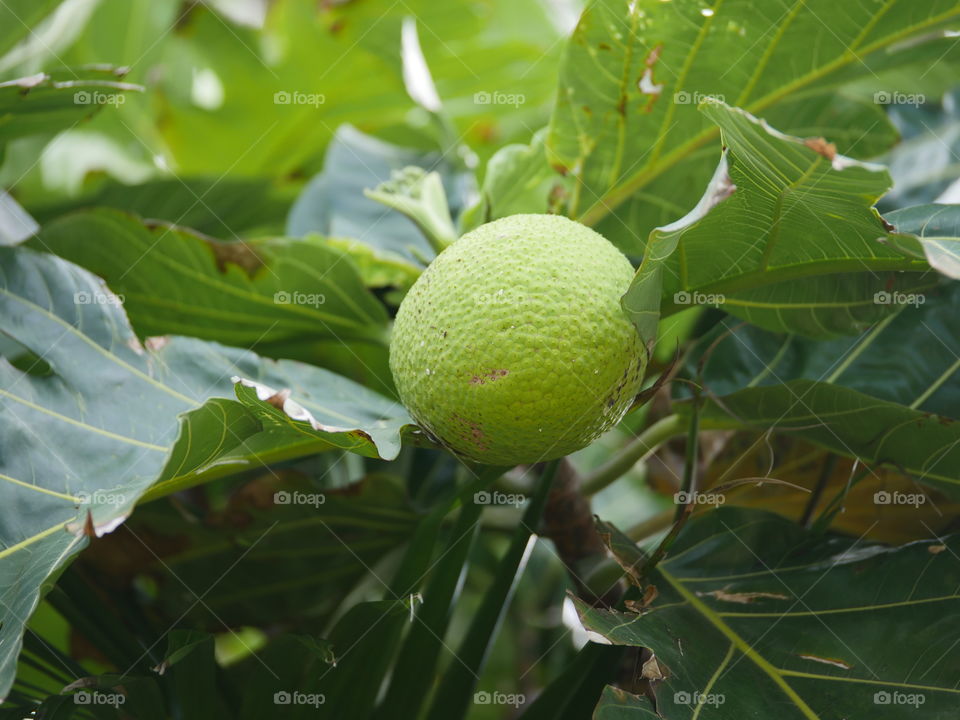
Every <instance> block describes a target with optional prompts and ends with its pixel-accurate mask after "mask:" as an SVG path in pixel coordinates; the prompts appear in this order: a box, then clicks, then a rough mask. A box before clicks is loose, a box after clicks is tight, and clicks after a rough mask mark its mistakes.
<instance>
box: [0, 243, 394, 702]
mask: <svg viewBox="0 0 960 720" xmlns="http://www.w3.org/2000/svg"><path fill="white" fill-rule="evenodd" d="M0 318H2V324H0V330H2V331H3V332H4V333H5V334H6V335H7V336H9V337H10V338H11V339H12V340H13V341H14V342H15V343H18V344H19V345H20V346H22V347H23V348H25V349H26V350H27V351H29V352H30V353H32V354H33V356H34V357H36V358H42V359H43V361H44V363H45V364H46V366H47V367H48V368H49V372H45V373H37V372H36V369H35V368H32V367H29V366H28V367H26V368H25V369H23V370H21V369H19V368H17V367H14V366H13V365H11V364H10V362H8V360H7V359H4V358H0V397H2V398H3V399H4V402H3V404H0V446H3V447H17V449H18V450H17V452H16V453H13V454H5V455H4V456H3V457H2V458H0V481H2V482H0V509H2V510H0V515H2V517H0V519H2V522H0V548H2V549H0V584H2V585H3V586H4V587H9V588H12V590H11V592H9V593H8V595H7V597H6V598H5V603H6V607H7V610H6V612H5V615H4V617H5V620H4V623H3V625H2V627H0V648H2V651H0V692H2V693H3V694H5V693H6V691H7V689H8V688H9V687H10V683H11V682H12V675H13V672H14V669H15V664H16V656H17V653H18V652H19V649H20V642H21V635H22V632H23V626H24V623H26V621H27V618H28V617H29V616H30V614H31V613H32V612H33V610H34V609H35V608H36V605H37V603H38V601H39V596H40V588H41V586H42V585H43V583H44V582H45V580H46V578H47V577H48V576H49V575H51V574H52V573H53V572H55V571H56V570H57V569H58V568H60V567H62V566H63V564H64V563H65V562H66V561H67V560H68V559H69V558H70V557H71V556H72V555H74V554H75V553H76V552H77V551H79V550H80V549H81V548H82V547H83V546H84V545H85V544H86V540H87V537H88V535H89V534H94V533H95V534H98V535H99V534H103V533H106V532H109V531H111V530H112V529H113V528H115V527H117V525H119V524H120V523H121V522H123V520H124V519H125V518H126V517H127V515H129V513H130V511H131V510H132V508H133V505H134V503H135V502H136V501H137V499H138V498H139V496H140V495H141V494H143V493H144V492H145V491H146V489H147V488H148V487H149V486H150V484H151V483H153V482H154V481H155V480H156V479H157V478H158V477H159V476H161V475H162V474H164V473H168V472H171V470H170V468H171V467H173V466H172V465H169V463H171V462H174V463H176V467H177V470H176V472H177V473H179V474H182V473H184V472H186V471H187V470H188V468H187V467H186V465H187V464H188V463H185V462H184V459H191V460H193V459H194V458H196V457H198V456H200V457H204V458H206V459H208V460H209V458H210V457H211V456H215V455H216V454H217V453H218V452H219V450H220V449H227V448H229V447H231V444H232V443H231V441H230V440H229V439H227V438H225V437H224V435H225V433H227V432H228V429H229V428H231V427H233V426H234V423H236V422H239V423H241V425H242V426H243V427H244V429H245V432H249V431H250V430H251V429H253V428H255V427H256V426H255V425H254V424H253V421H251V420H250V418H247V417H245V416H244V415H243V414H242V413H238V412H235V413H233V414H232V416H231V420H230V422H229V424H228V422H227V421H226V420H224V421H223V422H221V423H220V424H219V426H218V425H216V424H213V423H212V420H214V419H215V418H216V412H217V411H218V410H220V409H224V406H203V402H204V401H205V400H206V399H207V398H209V397H210V396H212V395H224V396H226V395H231V394H232V392H233V382H232V380H231V376H233V375H235V374H236V375H240V376H243V377H245V378H248V379H250V381H252V382H258V383H259V382H262V383H265V384H269V385H270V386H275V387H287V388H291V390H292V391H293V392H294V393H295V394H296V396H297V397H299V398H302V402H304V403H305V404H307V405H308V406H309V407H311V409H312V410H313V412H315V413H316V414H317V416H318V417H321V418H326V417H327V415H330V414H333V415H336V416H338V417H339V422H340V424H339V425H338V426H337V427H336V428H329V427H328V428H326V430H325V433H324V434H318V435H317V436H316V437H315V438H312V439H313V440H316V439H317V438H321V439H323V438H328V439H330V440H332V442H326V443H323V444H321V443H317V442H313V443H310V444H309V445H308V451H309V452H317V451H319V450H321V449H326V448H329V447H334V446H336V445H337V442H338V441H337V439H336V438H345V439H346V442H347V443H349V445H350V447H352V448H355V449H358V450H361V451H366V452H367V453H370V452H373V451H372V450H370V449H369V448H368V447H367V445H368V444H369V443H372V442H373V441H372V440H371V439H370V438H371V436H376V437H377V438H378V439H380V440H382V441H383V442H385V443H386V444H387V445H388V446H390V447H391V448H392V449H391V450H389V451H385V452H387V454H388V455H389V453H391V452H394V451H396V450H397V449H398V447H399V445H398V437H397V436H396V432H397V430H396V428H397V427H398V426H397V424H396V423H393V422H392V420H390V419H382V418H381V413H382V408H384V407H386V406H390V407H395V404H393V403H391V402H390V401H388V400H385V399H382V398H381V402H382V403H384V404H381V405H379V406H378V407H377V408H376V409H373V410H372V411H367V415H368V416H369V417H371V418H376V420H374V421H373V425H372V426H371V427H370V428H369V432H368V433H367V434H365V435H364V434H362V433H360V432H359V431H358V430H357V429H356V428H350V427H347V425H348V424H349V415H347V414H346V413H340V412H338V408H341V409H343V406H342V405H341V404H340V400H339V399H340V398H349V399H350V402H351V405H350V408H349V410H350V411H351V412H354V411H357V412H359V411H362V410H364V408H363V402H364V401H365V400H369V399H373V395H374V394H373V393H372V391H367V390H365V389H363V388H360V387H359V386H356V385H354V384H352V383H350V382H349V381H347V380H345V379H343V378H337V376H333V375H332V374H329V373H325V372H324V371H322V370H319V369H318V368H311V367H309V366H305V365H301V364H299V363H294V362H290V361H285V362H283V363H277V364H273V363H271V362H269V361H263V360H261V359H260V358H258V357H257V356H256V355H254V354H253V353H250V352H246V351H240V350H236V349H231V348H226V347H221V346H217V345H214V344H212V343H203V342H200V341H197V340H191V339H187V338H174V339H172V340H169V341H166V342H160V343H157V344H154V345H152V346H150V347H147V348H143V347H141V345H140V343H139V342H138V341H137V339H136V337H135V336H134V334H133V332H132V331H131V329H130V327H129V325H128V323H127V319H126V316H125V315H124V313H123V310H122V308H121V307H120V305H119V303H117V301H116V296H114V295H112V294H111V293H109V291H108V290H107V289H106V287H105V286H104V285H103V283H102V282H101V281H100V280H98V279H97V278H95V277H94V276H92V275H90V274H89V273H87V272H86V271H84V270H82V269H80V268H78V267H77V266H75V265H72V264H70V263H68V262H66V261H65V260H62V259H60V258H56V257H53V256H51V255H47V254H45V253H37V252H35V251H33V250H30V249H27V248H23V247H17V248H0ZM280 368H282V370H280ZM285 373H289V375H287V374H285ZM298 377H299V379H298ZM301 383H302V384H301ZM324 383H328V385H326V386H324ZM335 396H336V397H335ZM321 403H323V404H322V405H321ZM227 407H228V408H232V406H227ZM396 407H397V408H398V412H401V413H402V417H403V418H406V414H405V412H403V411H402V408H399V407H398V406H396ZM192 411H198V414H197V415H193V414H192ZM184 414H187V415H186V417H185V418H184V420H183V427H182V429H181V434H180V435H179V436H178V435H177V432H178V428H177V426H178V422H177V419H178V417H179V416H181V415H184ZM200 419H202V420H203V424H202V425H201V424H200V423H199V420H200ZM194 421H197V422H198V425H197V427H196V431H197V442H198V445H197V449H194V447H193V443H194V435H193V433H194V427H193V422H194ZM260 422H262V421H260ZM201 438H202V440H201ZM242 440H243V438H237V441H238V442H237V445H239V446H241V447H242ZM175 442H176V443H187V444H189V446H188V448H186V449H184V448H182V447H181V448H180V449H175V448H174V445H175ZM272 449H274V448H273V447H271V445H270V444H263V445H261V447H260V448H258V451H266V450H272ZM235 457H236V456H235Z"/></svg>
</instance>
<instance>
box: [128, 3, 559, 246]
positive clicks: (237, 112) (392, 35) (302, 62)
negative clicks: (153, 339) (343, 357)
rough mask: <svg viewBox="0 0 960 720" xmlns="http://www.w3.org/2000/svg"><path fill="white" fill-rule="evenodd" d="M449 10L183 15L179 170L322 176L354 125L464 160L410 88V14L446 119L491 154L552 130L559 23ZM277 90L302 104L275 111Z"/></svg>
mask: <svg viewBox="0 0 960 720" xmlns="http://www.w3.org/2000/svg"><path fill="white" fill-rule="evenodd" d="M436 8H437V6H436V3H435V2H432V0H410V1H409V2H405V3H404V4H403V5H396V6H392V7H391V6H382V7H377V6H368V5H366V4H364V3H327V4H324V5H322V6H318V5H317V3H316V2H314V1H313V0H276V1H275V2H271V3H270V4H269V9H268V11H267V16H266V21H265V24H264V29H263V31H262V32H257V31H256V30H254V29H252V28H246V27H238V26H235V25H228V24H226V23H224V22H223V21H222V19H221V18H220V17H218V16H217V15H216V14H215V13H214V12H212V11H210V10H209V9H208V8H207V7H205V6H204V5H203V4H197V5H194V6H192V7H191V8H190V9H189V12H188V13H184V12H183V11H179V12H177V13H176V15H175V17H177V18H179V19H178V22H177V25H178V30H177V31H175V32H172V33H169V35H166V36H164V41H163V43H162V46H163V52H162V53H161V54H160V59H159V61H158V62H157V63H155V64H154V67H156V68H157V69H160V68H162V70H163V72H162V73H159V74H158V78H159V91H160V92H159V93H158V101H159V104H158V107H157V108H156V110H155V113H154V118H155V120H154V122H155V124H156V126H157V127H158V129H159V131H160V132H161V133H162V135H163V140H164V143H165V145H166V147H167V148H169V150H170V152H171V153H172V155H173V158H174V160H175V162H174V163H171V165H174V164H175V165H176V166H177V167H179V168H180V169H181V171H182V172H183V173H184V174H191V175H193V174H213V175H220V174H223V173H225V172H230V173H232V174H237V175H243V176H248V177H249V176H253V175H261V176H270V177H285V176H289V175H290V174H293V173H304V172H305V173H308V174H312V173H313V172H315V170H316V167H317V166H316V162H317V158H319V157H320V154H321V153H322V151H323V149H324V148H325V147H326V146H327V144H328V143H329V142H330V141H331V138H332V137H333V134H334V132H335V131H336V130H337V128H338V127H339V126H341V125H343V124H344V123H352V124H354V125H356V126H357V127H360V128H362V129H363V130H364V131H365V132H368V133H372V134H376V135H378V136H380V137H384V138H386V139H389V140H390V141H391V142H394V143H397V144H401V145H409V146H415V147H419V148H435V149H443V150H444V151H446V150H448V149H449V150H450V151H453V150H454V148H452V147H450V145H449V143H447V142H443V139H442V138H440V137H438V136H437V133H436V129H435V128H434V127H433V126H432V125H431V121H430V118H429V116H427V113H426V111H424V110H423V109H422V108H420V107H419V106H418V105H417V104H416V103H415V102H414V101H413V100H412V99H411V97H410V96H409V94H408V92H407V89H406V86H405V83H404V80H403V77H402V73H401V68H402V64H401V62H400V58H401V26H402V23H403V20H404V18H406V17H413V18H415V19H416V21H417V26H418V27H419V35H420V45H421V46H422V50H423V53H424V56H425V58H426V61H427V65H428V67H429V69H430V72H431V74H432V76H433V79H434V81H435V84H436V87H437V90H438V93H439V96H440V98H441V100H442V101H443V104H444V111H445V113H446V114H447V115H449V116H450V117H451V118H452V120H453V122H454V124H455V126H456V130H457V136H458V137H459V136H463V138H464V141H465V142H467V143H469V145H470V146H471V147H472V148H473V149H474V150H477V151H480V152H483V153H489V152H491V151H492V150H493V149H496V148H497V147H499V145H500V144H501V143H503V142H510V141H516V140H517V139H519V138H521V137H526V136H528V135H529V128H532V127H540V126H542V125H543V124H544V122H545V121H546V119H547V113H548V112H549V110H548V107H549V104H550V103H551V102H552V99H553V94H554V87H555V85H554V82H555V77H556V76H555V72H556V62H555V61H556V59H557V58H558V57H559V53H560V51H561V47H562V45H561V43H559V42H558V41H559V40H560V39H561V38H560V35H561V31H560V30H559V29H558V27H557V25H556V23H555V22H552V20H554V16H553V13H552V12H551V11H548V10H547V9H546V8H544V7H543V6H542V5H541V4H540V3H532V2H524V3H515V2H507V1H505V0H493V1H491V2H487V3H484V4H481V5H477V4H476V3H474V2H471V1H470V0H450V2H449V3H447V5H445V6H444V9H443V12H440V13H438V12H437V10H436ZM180 16H183V17H180ZM141 52H142V51H140V50H139V49H137V48H136V46H134V49H133V51H132V52H127V53H125V54H124V55H123V56H122V57H123V59H122V60H120V62H124V63H131V64H132V63H136V61H137V60H138V59H139V57H140V53H141ZM148 69H149V67H148V68H144V70H148ZM198 72H203V74H204V75H212V76H214V77H215V78H216V79H217V80H218V81H219V84H220V85H221V86H222V87H223V89H224V92H223V94H222V96H221V98H220V100H221V102H219V103H211V106H210V107H202V108H201V107H197V105H196V104H195V102H194V97H193V94H192V92H191V88H192V87H193V84H194V78H195V77H196V73H198ZM276 93H286V94H287V95H286V97H287V99H288V100H289V102H287V103H283V102H282V100H281V101H280V102H275V101H274V96H275V94H276ZM477 94H482V95H481V97H480V98H479V99H478V98H477V97H475V96H476V95H477ZM484 98H486V99H487V100H488V101H487V102H484ZM237 148H244V151H243V152H242V153H240V154H239V155H238V153H237ZM337 234H339V233H337Z"/></svg>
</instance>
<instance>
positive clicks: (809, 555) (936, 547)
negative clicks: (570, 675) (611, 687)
mask: <svg viewBox="0 0 960 720" xmlns="http://www.w3.org/2000/svg"><path fill="white" fill-rule="evenodd" d="M958 548H960V542H958V541H957V539H956V538H948V539H945V540H933V541H923V542H917V543H913V544H911V545H907V546H905V547H902V548H889V547H886V546H881V545H864V544H863V543H862V542H860V541H859V540H855V539H844V538H839V537H830V538H824V539H821V540H819V541H816V540H814V539H813V538H811V537H810V536H809V535H807V534H805V532H804V531H803V530H802V529H801V528H800V527H798V526H797V525H795V524H794V523H791V522H788V521H786V520H784V519H782V518H780V517H777V516H774V515H770V514H766V513H759V512H756V511H745V510H736V509H733V508H730V509H726V508H722V509H720V510H716V511H711V512H709V513H707V514H705V515H702V516H699V517H695V518H694V519H693V520H692V521H691V522H690V524H689V525H688V527H687V528H686V529H685V530H684V532H683V533H682V534H681V535H680V537H679V539H678V542H677V544H676V545H675V546H674V548H673V551H672V552H671V554H670V556H669V557H668V558H667V559H666V560H664V561H663V562H661V563H660V564H659V565H658V566H657V569H656V571H655V573H654V575H653V576H652V578H651V580H652V582H653V583H654V584H655V585H656V587H657V590H658V591H659V595H658V596H657V598H656V600H655V601H654V602H653V603H652V605H651V606H650V607H649V608H648V609H646V610H645V611H644V612H643V613H642V614H637V613H624V612H614V611H607V610H600V609H594V608H590V607H587V606H585V605H584V604H583V603H582V602H580V601H575V602H577V605H578V609H579V611H580V615H581V619H582V621H583V623H584V625H585V627H586V628H587V629H589V630H591V631H593V632H596V633H599V634H600V635H602V636H603V637H605V638H606V639H607V640H609V641H610V642H613V643H615V644H619V645H629V646H641V647H646V648H650V650H651V651H652V652H653V653H654V654H655V656H656V658H657V662H658V664H659V666H660V668H661V671H662V672H663V673H664V674H665V675H666V678H665V679H664V680H663V681H662V682H660V683H657V684H656V685H655V692H656V698H657V707H656V711H657V713H658V715H659V716H660V717H663V718H666V719H667V720H672V719H674V718H684V719H687V718H691V717H693V716H694V713H696V712H699V713H700V714H701V715H703V716H707V717H713V718H717V720H725V719H726V718H730V719H731V720H733V719H736V720H740V719H741V718H744V717H751V716H757V717H765V716H767V715H768V714H769V711H770V708H774V707H775V708H777V711H776V712H777V716H778V717H781V718H784V719H785V720H786V719H793V718H797V719H803V720H817V719H818V718H827V717H838V718H839V717H850V718H852V717H858V716H860V715H863V713H864V712H867V714H868V715H869V717H871V718H877V719H878V720H883V719H885V718H890V719H891V720H893V719H894V718H896V719H899V718H903V717H906V715H908V714H910V713H911V712H917V711H920V712H921V713H922V715H923V717H925V718H931V719H932V720H940V719H942V720H947V719H948V718H952V717H953V715H954V713H955V709H956V706H957V697H958V692H960V691H958V690H957V688H956V686H955V685H956V683H955V678H956V675H957V671H958V669H960V649H958V648H957V647H956V645H955V643H954V639H955V638H954V635H953V634H952V633H951V632H950V630H949V628H951V627H953V626H954V625H955V624H956V623H957V622H958V620H960V597H958V596H957V583H958V581H960V561H958V555H957V549H958ZM943 550H945V552H942V551H943ZM617 695H619V694H618V693H612V692H611V693H608V694H607V695H606V696H605V698H604V699H603V700H602V701H601V705H600V707H599V709H598V713H600V714H598V717H610V718H618V717H624V716H625V715H626V710H627V708H630V707H633V706H635V705H636V703H634V701H632V700H631V699H630V698H624V697H622V696H620V697H616V696H617ZM618 704H620V705H621V708H620V709H619V710H617V709H616V706H617V705H618ZM605 706H606V707H605ZM698 706H699V708H700V709H699V710H698ZM638 707H640V708H642V707H643V705H642V703H640V704H639V706H638ZM635 716H636V714H633V715H631V717H635ZM640 716H641V717H643V715H640Z"/></svg>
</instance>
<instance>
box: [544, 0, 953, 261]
mask: <svg viewBox="0 0 960 720" xmlns="http://www.w3.org/2000/svg"><path fill="white" fill-rule="evenodd" d="M958 20H960V8H958V7H957V5H956V3H954V2H953V0H931V1H930V2H925V3H921V4H918V3H916V2H914V1H913V0H890V2H887V3H884V4H882V5H880V4H862V5H857V6H856V7H851V8H849V9H848V11H845V12H843V13H838V12H837V8H836V5H835V3H832V2H831V0H808V1H807V2H803V3H793V4H788V5H787V6H786V7H784V6H782V5H781V4H779V3H766V4H762V5H758V4H757V3H755V2H752V1H751V0H729V1H727V2H723V1H721V2H715V3H713V4H712V5H711V6H710V7H705V6H704V4H703V3H702V2H700V1H699V0H674V1H673V2H669V3H661V2H656V1H654V0H641V1H639V2H628V1H627V0H593V1H592V2H590V4H589V5H588V7H587V9H586V10H585V11H584V14H583V16H582V17H581V19H580V22H579V24H578V25H577V29H576V30H575V31H574V34H573V36H572V38H571V40H570V42H569V44H568V46H567V50H566V54H565V57H564V62H563V67H562V70H561V78H560V91H559V95H558V101H557V106H556V109H555V110H554V114H553V118H552V120H551V124H550V138H549V141H548V148H549V150H550V152H551V155H552V158H553V159H552V162H553V163H554V164H559V165H562V166H563V167H565V168H567V169H568V171H569V172H570V173H571V174H573V176H574V177H575V178H576V180H577V184H576V186H575V188H574V190H573V194H572V198H571V202H570V206H569V209H568V213H569V215H570V216H571V217H574V218H577V219H580V220H582V221H584V222H586V223H587V224H590V225H594V224H596V223H597V222H598V221H600V220H601V219H603V218H605V217H607V216H608V215H610V214H611V213H613V212H615V211H617V220H616V222H614V221H611V222H609V223H607V224H605V225H604V227H603V228H602V229H601V231H602V232H603V231H605V230H607V229H608V227H609V229H610V230H611V231H612V232H611V234H613V233H616V237H617V240H618V242H619V243H620V246H621V249H624V250H627V251H629V252H633V253H639V251H640V250H641V249H642V247H643V244H644V243H643V235H644V234H645V233H646V232H647V231H648V229H649V228H651V227H653V226H655V225H657V224H662V222H663V220H664V217H663V214H662V213H661V212H660V210H661V207H662V206H663V205H664V204H668V203H678V202H679V203H680V205H681V206H682V205H686V204H687V203H689V202H692V201H693V199H694V198H695V197H696V194H691V188H692V189H693V190H692V191H693V193H696V189H695V188H696V186H697V185H700V186H701V187H702V185H703V183H705V182H706V180H707V178H708V177H709V170H707V167H706V166H705V164H704V162H703V156H702V155H698V152H699V151H700V150H702V149H703V148H704V147H705V146H707V145H708V144H709V143H710V142H711V140H712V139H713V138H715V137H716V128H714V127H711V125H710V124H709V123H708V122H706V119H705V118H703V117H702V116H699V115H698V114H697V113H696V112H695V111H694V108H695V106H696V104H697V102H698V101H699V100H700V99H702V98H704V97H707V96H712V97H716V98H718V99H722V100H725V101H726V102H728V103H730V104H731V105H735V106H738V107H742V108H744V109H745V110H746V111H748V112H751V113H754V114H763V115H764V116H765V117H766V118H767V119H768V120H769V121H770V122H771V123H773V124H774V125H776V126H777V127H779V128H781V129H783V130H784V131H785V132H790V133H793V134H801V133H804V132H809V131H810V130H815V132H816V134H817V135H821V136H825V137H828V138H836V139H838V140H839V139H840V138H841V137H842V135H846V134H847V133H848V132H849V130H850V128H851V126H853V127H858V128H862V129H863V132H862V134H861V135H858V136H856V137H853V136H849V137H850V144H849V145H848V146H845V147H841V148H840V150H841V152H845V153H847V154H857V155H858V156H860V157H863V156H864V155H866V156H870V155H875V154H878V153H879V152H880V151H882V149H883V143H884V142H887V143H889V142H890V141H892V140H893V134H892V133H891V131H890V128H889V125H888V124H887V123H885V122H884V121H883V119H882V115H881V114H880V113H879V112H877V109H876V108H870V107H869V103H864V102H861V103H860V110H859V111H857V112H859V117H860V118H861V119H860V120H859V121H858V122H856V123H855V124H853V123H851V112H850V110H849V108H848V106H849V104H850V102H851V99H848V98H843V99H842V101H838V100H837V99H835V98H836V93H837V89H838V87H840V88H843V87H844V86H846V85H849V84H851V83H855V82H858V81H859V82H865V83H868V84H874V85H876V86H877V87H876V89H878V90H894V89H898V90H899V89H904V88H900V87H891V86H890V85H885V84H884V83H885V81H886V79H887V75H885V73H888V72H889V71H892V70H895V69H899V68H904V67H907V66H910V65H917V64H918V63H921V62H923V63H925V66H929V65H931V64H932V63H936V62H937V61H938V60H941V58H943V57H944V56H946V55H948V54H950V53H951V52H952V51H953V50H954V47H953V43H952V41H950V40H949V39H948V38H946V37H944V36H943V34H942V33H941V32H939V31H943V30H948V29H955V28H956V26H957V24H958ZM851 97H852V98H853V100H855V99H856V98H857V97H858V96H856V95H852V96H851ZM860 148H862V149H863V151H864V152H863V153H861V152H859V150H860ZM685 178H686V179H687V180H686V181H684V179H685ZM634 196H636V200H635V202H633V203H631V204H630V205H629V206H624V207H623V208H619V207H618V206H620V205H621V204H622V203H624V202H625V201H627V200H629V199H631V198H632V197H634ZM668 215H669V213H668ZM674 217H675V215H674ZM624 226H626V229H627V232H626V233H625V232H624Z"/></svg>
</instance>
